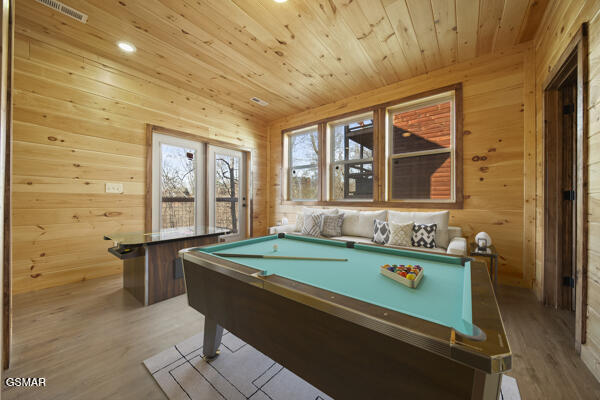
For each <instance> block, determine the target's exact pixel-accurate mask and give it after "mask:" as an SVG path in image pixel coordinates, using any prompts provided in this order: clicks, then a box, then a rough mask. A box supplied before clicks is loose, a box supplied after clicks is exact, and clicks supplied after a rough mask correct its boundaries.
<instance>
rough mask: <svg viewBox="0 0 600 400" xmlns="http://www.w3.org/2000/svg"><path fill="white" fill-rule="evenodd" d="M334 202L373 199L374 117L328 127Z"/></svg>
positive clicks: (370, 116) (358, 118)
mask: <svg viewBox="0 0 600 400" xmlns="http://www.w3.org/2000/svg"><path fill="white" fill-rule="evenodd" d="M329 138H330V149H331V154H330V175H329V176H330V180H331V182H330V183H331V186H330V191H331V199H332V200H372V199H373V113H372V112H371V113H369V114H364V115H360V116H355V117H352V118H350V119H346V120H343V121H336V122H333V123H331V124H330V125H329Z"/></svg>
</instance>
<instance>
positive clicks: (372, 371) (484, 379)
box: [180, 233, 511, 399]
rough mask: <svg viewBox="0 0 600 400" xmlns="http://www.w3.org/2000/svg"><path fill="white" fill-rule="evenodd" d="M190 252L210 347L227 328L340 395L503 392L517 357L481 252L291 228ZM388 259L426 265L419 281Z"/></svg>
mask: <svg viewBox="0 0 600 400" xmlns="http://www.w3.org/2000/svg"><path fill="white" fill-rule="evenodd" d="M214 253H218V254H221V255H220V256H219V255H215V254H214ZM232 253H235V254H250V255H266V256H269V255H270V256H273V255H275V256H289V257H321V258H339V259H345V260H346V261H315V260H310V261H308V260H281V259H267V258H238V257H227V256H224V255H223V254H232ZM180 256H181V257H182V259H183V263H184V275H185V283H186V287H187V293H188V302H189V304H190V306H192V307H193V308H195V309H196V310H198V311H199V312H200V313H202V314H204V317H205V331H204V347H203V352H204V355H205V356H206V357H207V358H212V357H215V356H217V355H218V348H219V345H220V340H221V335H222V332H223V328H225V329H227V330H229V331H230V332H232V333H233V334H235V335H236V336H238V337H240V338H241V339H242V340H244V341H246V342H247V343H249V344H250V345H252V346H253V347H255V348H256V349H258V350H259V351H261V352H263V353H264V354H266V355H267V356H269V357H271V358H272V359H274V360H275V361H277V362H279V363H280V364H282V365H284V366H285V367H287V368H288V369H289V370H291V371H292V372H294V373H296V374H297V375H299V376H300V377H302V378H304V379H305V380H307V381H308V382H310V383H311V384H313V385H314V386H316V387H317V388H319V389H321V390H322V391H324V392H325V393H327V394H328V395H330V396H332V397H334V398H339V399H346V398H357V399H367V398H377V399H385V398H390V399H391V398H394V399H397V398H404V396H407V397H406V398H444V399H454V398H456V399H465V398H469V399H492V398H494V399H495V398H498V394H499V388H500V383H501V376H502V373H504V372H506V371H507V370H509V369H510V368H511V352H510V348H509V345H508V341H507V339H506V333H505V331H504V326H503V323H502V319H501V317H500V312H499V309H498V305H497V303H496V299H495V297H494V292H493V289H492V285H491V281H490V278H489V275H488V273H487V269H486V267H485V265H484V264H481V263H478V262H476V261H473V260H471V259H469V258H465V257H457V256H451V255H446V254H440V253H433V252H426V251H417V250H405V249H398V248H391V247H388V246H378V245H370V244H359V243H354V242H346V241H339V240H331V239H323V238H312V237H307V236H301V235H290V234H283V233H280V234H278V235H270V236H264V237H259V238H253V239H248V240H242V241H239V242H233V243H224V244H218V245H210V246H205V247H199V248H190V249H185V250H182V251H181V252H180ZM384 264H413V265H414V264H419V265H421V266H422V267H423V273H424V276H423V278H422V279H421V281H420V283H419V285H418V286H417V287H416V288H409V287H406V286H404V285H402V284H400V283H398V282H396V281H395V280H392V279H390V278H388V277H385V276H383V275H382V274H380V266H381V265H384Z"/></svg>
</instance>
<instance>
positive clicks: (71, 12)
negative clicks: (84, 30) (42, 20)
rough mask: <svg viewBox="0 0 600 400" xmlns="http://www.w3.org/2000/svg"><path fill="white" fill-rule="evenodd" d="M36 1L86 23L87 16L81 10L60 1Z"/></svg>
mask: <svg viewBox="0 0 600 400" xmlns="http://www.w3.org/2000/svg"><path fill="white" fill-rule="evenodd" d="M36 1H37V2H38V3H40V4H43V5H45V6H48V7H50V8H52V9H54V10H56V11H58V12H59V13H61V14H64V15H66V16H69V17H71V18H73V19H76V20H77V21H79V22H82V23H84V24H85V23H86V22H87V19H88V16H87V15H85V14H84V13H82V12H79V11H77V10H76V9H74V8H72V7H69V6H67V5H65V4H63V3H61V2H60V1H56V0H36Z"/></svg>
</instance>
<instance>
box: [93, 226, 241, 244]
mask: <svg viewBox="0 0 600 400" xmlns="http://www.w3.org/2000/svg"><path fill="white" fill-rule="evenodd" d="M228 233H231V230H230V229H226V228H217V227H215V226H197V227H190V228H176V229H165V230H163V231H160V232H148V233H144V232H117V233H114V234H110V235H105V236H104V239H105V240H112V241H113V242H116V243H118V244H120V245H141V244H152V243H160V242H166V241H170V240H178V239H187V238H194V237H200V236H216V235H226V234H228Z"/></svg>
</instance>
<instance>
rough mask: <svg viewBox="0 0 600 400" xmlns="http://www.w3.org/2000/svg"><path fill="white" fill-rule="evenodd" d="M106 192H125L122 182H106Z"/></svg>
mask: <svg viewBox="0 0 600 400" xmlns="http://www.w3.org/2000/svg"><path fill="white" fill-rule="evenodd" d="M106 193H123V184H122V183H108V182H107V183H106Z"/></svg>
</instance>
